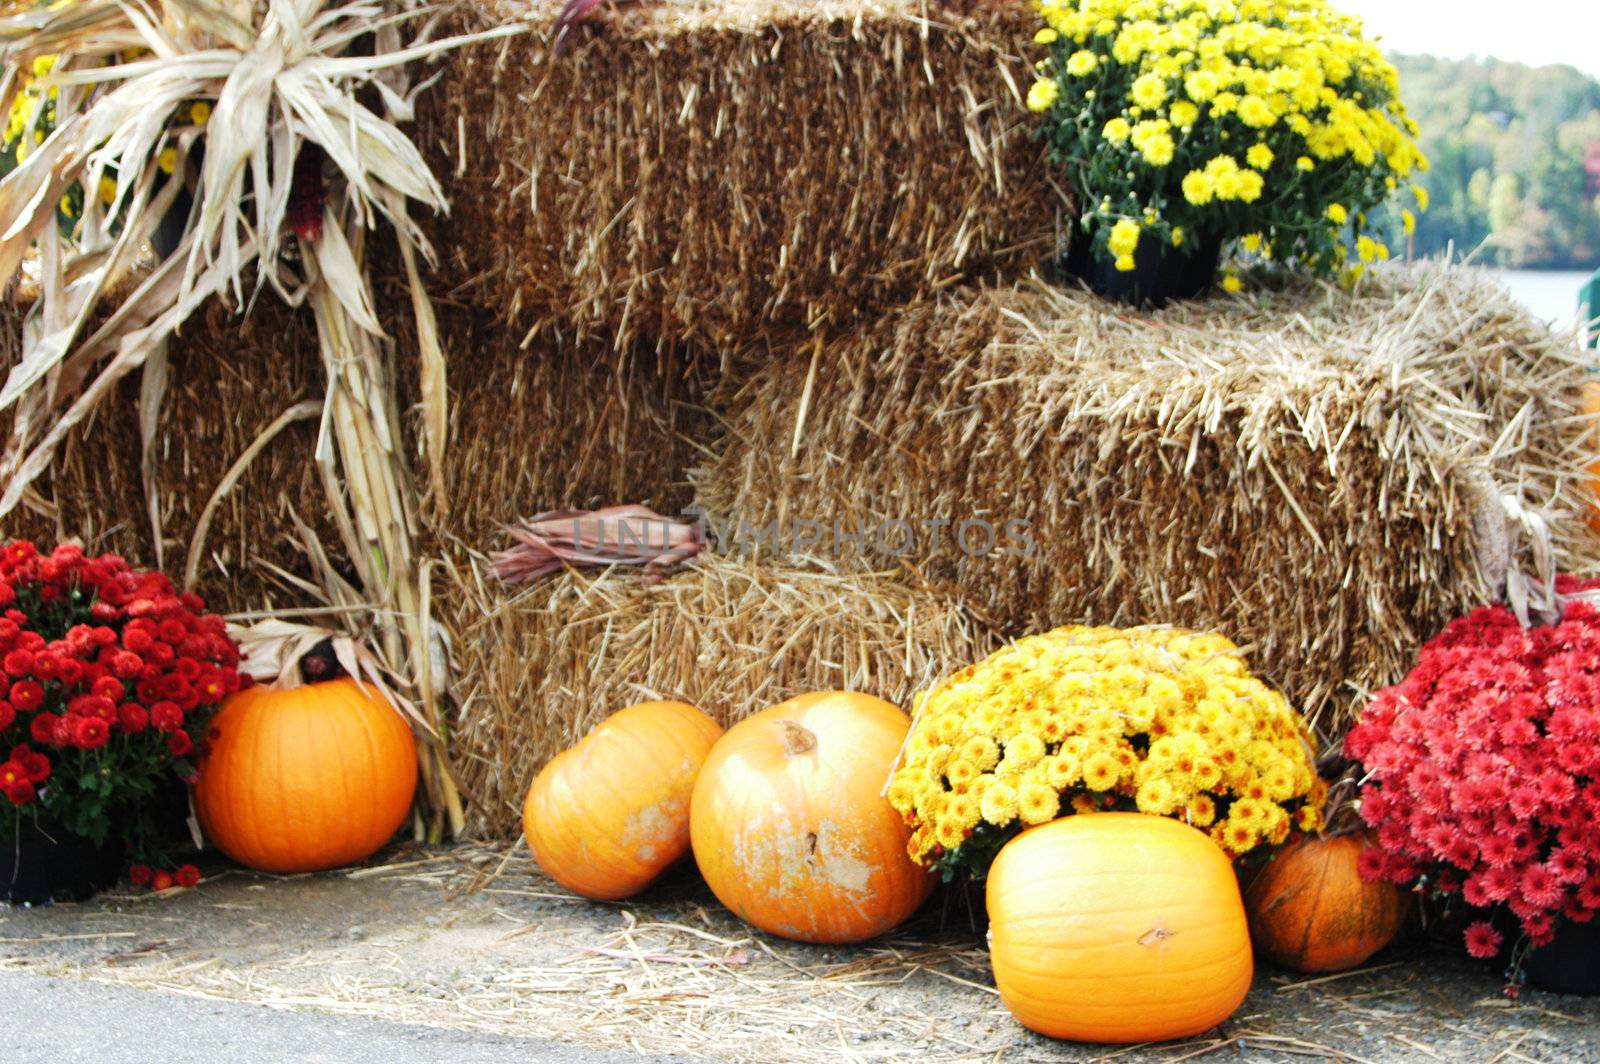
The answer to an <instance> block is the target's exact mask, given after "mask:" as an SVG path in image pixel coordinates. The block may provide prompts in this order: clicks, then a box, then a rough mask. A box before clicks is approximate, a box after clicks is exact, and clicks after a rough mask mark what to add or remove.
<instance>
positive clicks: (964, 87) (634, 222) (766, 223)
mask: <svg viewBox="0 0 1600 1064" xmlns="http://www.w3.org/2000/svg"><path fill="white" fill-rule="evenodd" d="M558 6H559V4H557V3H555V2H554V0H533V2H529V0H499V2H494V3H489V4H477V5H472V6H470V7H468V8H465V9H462V11H461V12H460V13H458V14H455V15H453V16H452V18H454V19H457V20H459V22H460V26H459V27H458V28H463V29H476V28H482V27H485V26H491V25H500V24H503V23H506V22H511V21H519V20H522V19H528V20H531V25H532V30H533V32H532V33H530V34H528V35H525V36H520V37H516V38H511V39H507V40H504V41H496V42H492V43H489V44H485V45H481V46H479V47H476V48H472V49H466V50H463V51H462V52H460V53H458V54H456V55H454V56H453V57H452V58H450V59H449V60H448V61H447V62H448V64H449V66H448V69H447V71H446V73H445V76H444V78H443V80H442V81H441V83H440V85H439V86H438V87H437V88H436V89H435V90H433V91H431V92H430V93H429V94H428V95H427V96H425V97H424V98H423V99H422V100H421V101H420V110H419V133H418V139H419V143H421V144H422V145H423V147H424V150H425V151H426V152H428V153H429V156H430V162H431V163H432V164H433V166H434V169H435V171H436V172H437V173H439V174H440V175H441V176H443V177H446V184H447V189H448V191H449V193H450V196H451V200H452V203H453V204H454V207H453V213H452V217H451V219H450V220H449V221H448V222H447V223H445V224H444V225H442V226H441V229H440V233H441V236H440V245H441V247H442V248H443V249H444V250H445V252H446V254H447V255H448V256H450V257H451V258H452V260H453V262H452V266H451V270H452V272H454V273H456V274H457V275H459V276H461V277H463V278H467V279H469V280H468V281H467V282H464V283H466V284H467V285H468V288H467V289H466V290H467V291H469V292H470V293H471V298H473V299H475V300H476V301H478V302H479V303H480V304H481V305H483V306H486V307H493V308H496V309H497V310H503V312H504V313H505V315H506V318H507V319H508V320H510V321H514V322H517V323H519V324H520V325H521V326H522V327H524V328H538V327H540V326H544V327H548V328H552V329H557V330H564V331H571V330H576V331H578V332H580V333H588V332H594V333H597V334H599V335H600V336H602V337H603V338H604V339H605V340H607V341H608V342H610V343H612V344H614V345H616V346H617V347H618V349H622V348H625V347H626V346H627V345H628V344H629V343H630V342H631V341H632V340H633V339H634V338H636V337H638V338H643V339H644V340H646V341H647V342H677V341H680V340H694V341H697V342H699V343H701V344H702V345H704V346H706V347H708V348H711V349H719V348H725V347H728V346H731V345H734V344H739V343H743V342H745V341H747V340H749V339H750V338H751V337H753V336H758V335H762V334H765V333H768V332H771V331H777V332H779V333H787V334H793V333H795V332H804V331H807V330H810V329H821V328H841V327H845V326H848V325H849V324H851V323H852V322H855V321H858V320H862V319H863V318H864V317H866V316H869V315H871V314H872V313H874V312H876V311H879V310H882V309H885V308H887V307H890V306H895V305H899V304H900V303H903V302H904V301H906V300H907V299H910V298H912V297H913V296H915V295H917V294H919V293H928V292H932V291H937V290H939V289H941V288H944V287H947V286H949V285H951V284H952V283H956V282H958V281H959V280H961V279H962V278H964V277H981V276H988V275H994V274H1009V275H1016V274H1018V273H1020V272H1023V271H1025V270H1026V269H1027V268H1028V267H1029V266H1030V265H1031V264H1033V263H1034V262H1036V261H1038V260H1039V259H1040V258H1041V257H1043V256H1044V255H1046V254H1048V252H1049V250H1050V248H1051V246H1052V245H1053V241H1054V239H1055V235H1056V233H1057V232H1058V231H1059V229H1060V228H1061V225H1062V221H1061V215H1062V212H1063V208H1064V206H1065V204H1064V200H1063V197H1062V196H1061V194H1060V193H1059V192H1058V191H1056V189H1055V188H1054V187H1053V186H1052V185H1051V183H1050V182H1049V181H1048V174H1047V172H1046V171H1045V169H1044V168H1043V167H1041V166H1039V165H1038V162H1039V160H1040V158H1041V156H1042V147H1041V145H1040V143H1039V142H1038V141H1037V139H1036V138H1035V136H1034V133H1033V125H1032V123H1030V122H1029V121H1028V115H1027V112H1026V111H1025V110H1024V109H1023V107H1022V106H1021V103H1022V92H1023V91H1025V90H1026V87H1027V86H1028V84H1029V83H1030V82H1031V79H1032V73H1031V67H1030V65H1029V59H1028V58H1027V57H1026V55H1025V52H1026V50H1027V48H1028V41H1029V39H1030V38H1031V37H1032V35H1033V32H1034V29H1035V23H1036V21H1037V20H1036V16H1034V15H1033V13H1032V12H1031V11H1030V10H1029V9H1028V8H1027V7H1026V6H1025V5H1021V4H1015V3H1008V2H1004V0H975V2H973V0H953V2H937V3H934V4H928V3H924V2H920V0H918V2H912V0H889V2H887V3H870V4H868V3H861V2H859V0H829V2H826V3H820V4H819V3H804V4H802V3H797V2H795V0H767V2H763V3H755V4H727V3H723V2H720V0H688V2H685V3H673V4H666V5H659V4H647V5H639V6H633V5H628V6H618V7H617V8H615V9H612V10H610V11H607V12H606V13H605V14H604V15H602V16H601V17H599V18H598V19H597V23H598V24H597V25H595V26H580V27H578V28H577V29H575V31H574V37H573V43H572V46H571V47H570V48H569V49H568V50H567V51H566V53H565V54H563V55H560V56H554V55H552V54H551V48H550V43H551V40H552V37H553V35H552V32H551V26H552V24H553V23H552V17H553V15H554V13H555V11H556V9H557V7H558Z"/></svg>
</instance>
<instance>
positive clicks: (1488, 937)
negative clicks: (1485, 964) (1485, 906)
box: [1466, 920, 1503, 960]
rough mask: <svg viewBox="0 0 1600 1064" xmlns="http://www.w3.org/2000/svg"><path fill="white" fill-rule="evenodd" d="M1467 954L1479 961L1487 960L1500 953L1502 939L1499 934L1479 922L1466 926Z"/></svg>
mask: <svg viewBox="0 0 1600 1064" xmlns="http://www.w3.org/2000/svg"><path fill="white" fill-rule="evenodd" d="M1466 938H1467V952H1468V953H1469V954H1471V955H1472V956H1474V957H1477V958H1478V959H1479V960H1488V959H1489V958H1491V957H1493V956H1495V955H1496V954H1498V953H1499V952H1500V945H1501V942H1502V941H1503V939H1501V937H1500V932H1498V931H1496V930H1495V929H1494V928H1492V927H1490V926H1489V925H1488V924H1486V923H1484V922H1483V921H1482V920H1479V921H1478V922H1477V923H1475V924H1469V925H1467V934H1466Z"/></svg>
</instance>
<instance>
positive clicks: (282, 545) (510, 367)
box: [0, 294, 708, 612]
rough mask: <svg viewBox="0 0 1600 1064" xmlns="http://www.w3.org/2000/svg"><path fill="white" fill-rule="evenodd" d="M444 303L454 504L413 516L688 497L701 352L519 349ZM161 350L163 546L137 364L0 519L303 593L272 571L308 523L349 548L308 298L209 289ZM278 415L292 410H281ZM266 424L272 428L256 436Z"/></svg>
mask: <svg viewBox="0 0 1600 1064" xmlns="http://www.w3.org/2000/svg"><path fill="white" fill-rule="evenodd" d="M385 303H386V305H385V307H384V311H383V318H384V321H385V324H386V326H387V327H388V328H389V329H390V331H391V332H392V333H393V334H394V335H395V336H396V337H397V343H396V348H397V350H398V351H399V352H414V351H415V350H416V346H415V343H414V341H412V340H411V334H410V329H411V323H410V319H409V316H408V314H407V313H406V312H405V311H404V310H403V308H401V307H400V306H399V304H398V303H397V302H396V301H394V300H387V301H385ZM27 306H28V300H27V297H26V295H25V294H24V295H23V296H22V297H20V299H19V298H13V299H12V300H10V301H8V302H7V303H6V304H5V307H4V310H3V316H4V317H6V318H7V319H8V320H7V321H5V323H4V325H3V327H0V337H3V340H0V343H4V344H5V345H7V346H6V347H5V348H4V349H3V350H0V355H3V356H4V358H3V363H0V369H5V368H9V366H10V365H11V364H12V363H13V362H14V360H15V357H16V353H17V347H16V344H17V339H18V336H19V334H20V320H21V315H22V314H23V313H24V312H25V310H26V308H27ZM438 313H439V321H440V332H441V335H442V338H443V341H444V343H445V345H446V348H447V352H448V358H449V377H448V384H449V388H450V392H451V404H450V405H451V425H452V430H451V437H452V438H451V447H450V449H449V451H448V452H447V463H446V468H445V470H444V480H445V485H446V492H445V499H446V503H447V505H446V506H444V507H440V508H430V509H429V510H428V512H427V513H426V514H424V518H425V529H426V532H427V534H428V539H429V540H430V541H432V542H434V543H441V542H449V541H456V540H464V541H466V542H471V543H481V542H484V540H485V539H486V538H487V537H490V536H492V535H493V534H494V532H495V531H496V530H497V529H498V528H499V526H500V525H501V524H503V523H504V522H506V521H509V520H511V519H513V518H515V517H516V516H519V515H522V514H528V513H534V512H537V511H539V510H544V509H553V508H560V507H565V506H599V505H605V504H607V503H609V502H612V501H615V500H617V499H630V500H635V501H644V502H648V503H650V504H652V505H656V506H660V507H664V508H666V509H667V512H673V511H675V510H676V509H678V508H681V507H682V506H683V505H685V504H686V503H687V502H688V487H687V483H688V478H687V473H688V469H689V467H690V466H691V465H692V464H693V462H694V461H695V460H696V459H697V458H698V457H699V456H700V452H699V451H698V450H696V449H695V446H694V444H693V442H692V441H693V440H694V439H695V438H697V437H704V436H705V435H706V429H705V426H706V424H708V417H707V415H706V414H705V413H704V412H703V408H702V407H701V405H700V402H701V400H700V393H701V392H702V391H703V386H702V384H701V380H702V378H703V376H704V375H703V374H702V373H700V372H699V370H698V369H697V367H695V366H693V365H686V364H684V363H682V362H681V361H676V360H673V359H672V358H671V357H670V356H669V355H665V354H663V355H658V354H656V353H655V352H653V351H652V352H640V353H635V352H625V353H623V354H622V355H617V354H615V353H614V352H612V351H611V350H610V349H609V348H606V347H600V346H597V345H595V344H587V345H584V344H577V343H573V344H563V343H560V342H558V341H556V340H555V339H553V338H552V339H549V340H544V341H541V342H540V343H538V344H536V345H535V347H534V349H533V350H531V351H523V350H521V349H519V347H518V342H517V341H518V338H517V337H513V336H510V335H509V334H507V333H506V332H505V330H503V329H500V328H497V327H494V326H493V324H492V319H491V318H490V317H489V316H488V315H486V314H484V313H482V312H480V311H478V310H476V309H475V308H473V307H470V306H462V305H452V304H441V305H440V306H439V308H438ZM170 359H171V365H170V367H169V371H168V374H167V391H166V393H165V396H164V397H163V398H162V399H161V400H160V403H159V408H158V409H159V417H158V420H157V423H156V435H155V443H154V448H153V458H154V461H153V465H152V472H153V478H152V486H153V488H154V493H155V498H156V500H157V505H158V508H159V510H158V512H159V515H160V521H161V530H162V538H163V543H162V545H161V549H160V550H159V551H158V550H157V546H156V542H155V537H154V535H153V533H152V531H151V523H150V520H149V517H148V514H147V505H146V490H145V480H144V474H143V468H144V463H143V461H142V445H141V433H140V423H139V417H140V414H139V410H140V389H141V382H140V380H139V378H138V377H137V376H135V377H133V378H131V379H130V380H128V381H126V382H124V384H123V385H122V387H121V389H120V392H119V395H118V398H117V400H116V401H114V402H112V403H109V404H107V405H106V406H105V407H103V408H102V410H101V411H100V412H99V413H98V414H96V415H95V417H94V418H92V419H91V420H89V421H88V422H86V423H85V424H84V425H82V426H79V428H78V429H77V430H75V431H74V432H73V433H72V435H71V437H70V438H69V440H68V442H67V444H66V445H65V446H64V448H63V450H62V452H61V454H60V456H59V457H58V460H57V461H56V463H55V464H54V466H53V467H52V469H51V470H50V472H49V473H48V474H47V476H46V477H45V478H44V479H43V480H42V481H41V484H40V486H39V490H38V500H37V501H38V503H39V508H38V509H34V510H23V509H19V510H18V511H17V512H16V513H15V514H13V515H11V517H10V518H8V519H7V520H6V521H5V522H4V527H3V529H0V531H3V533H4V534H5V535H7V536H28V537H33V538H38V539H40V540H43V541H52V542H53V541H56V540H59V539H63V538H67V537H78V538H80V539H82V540H83V541H84V542H85V544H86V545H88V546H89V547H91V548H92V549H95V550H113V551H117V552H119V553H121V554H123V555H125V556H126V557H128V558H129V559H130V560H133V561H135V562H137V563H139V564H142V565H160V566H162V567H164V568H166V569H167V570H168V571H169V572H170V573H171V574H172V575H173V576H174V577H181V576H182V575H183V574H184V572H185V569H186V567H187V564H188V561H189V558H190V555H191V554H193V555H194V560H195V562H196V566H195V574H196V577H197V581H196V585H195V586H196V588H197V589H198V590H199V591H200V592H201V594H202V595H204V596H205V598H206V599H207V601H208V602H209V603H211V604H212V606H213V608H216V609H220V610H224V611H228V612H235V611H243V610H254V609H259V608H263V607H269V606H276V607H280V608H282V607H293V606H297V605H306V602H305V595H304V592H303V590H301V589H300V588H297V587H294V586H292V585H289V584H286V583H285V582H284V581H283V580H282V579H281V574H282V573H289V574H293V575H295V576H298V577H301V578H309V577H310V576H311V571H310V568H309V566H308V562H307V558H306V556H305V549H304V538H303V537H304V533H303V532H302V531H301V525H302V524H303V525H304V527H305V529H306V530H308V531H309V534H310V535H311V536H312V537H313V538H314V539H315V540H316V541H317V542H318V543H319V544H321V546H322V547H323V548H324V549H325V550H327V551H328V553H329V554H330V556H332V557H333V558H334V560H335V563H336V564H337V563H338V561H339V559H340V557H341V544H340V541H339V534H338V531H337V529H336V528H335V527H334V525H333V522H332V520H331V518H330V517H329V516H328V508H327V506H326V505H325V504H324V502H323V499H324V494H323V493H324V487H323V484H322V480H321V474H320V472H319V468H318V466H317V461H316V452H317V439H318V432H319V418H318V415H319V413H320V407H321V399H322V389H323V371H322V364H321V356H320V355H319V353H318V349H317V337H316V331H315V326H314V325H313V323H312V321H311V318H310V316H309V315H306V314H301V313H298V312H296V311H293V310H290V309H288V308H286V307H284V306H282V305H281V304H279V303H277V302H275V301H272V300H269V299H262V300H260V301H259V302H258V303H257V304H256V305H255V306H254V307H253V308H252V309H251V311H250V312H249V313H248V314H243V315H241V314H236V313H234V312H233V311H232V310H230V309H229V308H227V307H225V306H223V305H222V304H220V303H216V302H213V303H211V304H208V305H207V306H206V307H205V308H204V309H203V310H202V311H201V313H200V314H199V315H197V316H196V317H195V318H194V319H192V320H191V321H190V322H189V323H188V324H187V325H186V326H185V327H184V329H183V331H182V333H181V334H180V335H179V336H178V337H176V338H175V339H174V340H173V342H172V344H171V345H170ZM417 374H418V370H417V367H416V363H415V360H414V357H413V356H410V355H405V354H402V355H401V356H400V357H399V359H398V361H397V365H396V379H397V383H398V386H399V388H400V390H401V395H400V400H401V402H402V403H404V404H406V405H408V406H409V405H410V403H411V402H412V401H414V396H415V392H416V381H417ZM286 413H294V414H297V416H296V417H294V418H293V419H292V420H285V421H281V422H280V418H281V417H282V416H283V415H285V414H286ZM8 417H9V415H8ZM275 423H277V424H281V431H278V432H276V433H275V434H273V435H271V436H270V437H268V436H264V433H265V432H267V430H269V429H270V428H271V427H272V426H274V424H275ZM410 449H411V451H412V453H414V454H415V453H417V451H418V448H417V447H415V446H412V447H411V448H410ZM241 461H243V464H241ZM236 465H238V466H239V468H238V469H237V470H235V468H234V467H235V466H236ZM234 472H236V473H237V475H236V476H232V475H230V474H231V473H234ZM214 497H215V502H214V504H213V498H214ZM208 505H210V506H211V508H212V510H213V511H214V512H213V513H212V514H211V515H210V516H209V518H208V519H207V520H206V521H204V522H203V523H202V515H203V514H205V512H206V510H207V508H208ZM197 532H199V533H201V535H200V537H199V539H200V542H199V544H198V546H197V545H196V533H197Z"/></svg>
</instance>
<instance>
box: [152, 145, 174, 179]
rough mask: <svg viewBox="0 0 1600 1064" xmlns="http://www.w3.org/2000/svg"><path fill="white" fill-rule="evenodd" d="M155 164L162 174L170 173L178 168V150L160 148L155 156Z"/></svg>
mask: <svg viewBox="0 0 1600 1064" xmlns="http://www.w3.org/2000/svg"><path fill="white" fill-rule="evenodd" d="M156 165H157V166H159V167H160V168H161V172H162V173H164V174H170V173H172V171H174V170H176V169H177V168H178V150H177V149H176V148H162V149H161V154H160V155H158V156H156Z"/></svg>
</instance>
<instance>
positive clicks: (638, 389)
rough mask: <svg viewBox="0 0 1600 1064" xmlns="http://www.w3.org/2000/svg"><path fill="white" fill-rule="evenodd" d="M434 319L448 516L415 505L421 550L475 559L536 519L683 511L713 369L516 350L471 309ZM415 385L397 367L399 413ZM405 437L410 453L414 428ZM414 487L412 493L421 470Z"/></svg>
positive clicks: (598, 350)
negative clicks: (446, 393) (445, 407)
mask: <svg viewBox="0 0 1600 1064" xmlns="http://www.w3.org/2000/svg"><path fill="white" fill-rule="evenodd" d="M435 309H436V312H437V314H438V317H439V333H440V339H441V341H442V343H443V344H444V348H445V355H446V359H447V362H448V370H447V372H448V381H449V388H450V431H449V437H448V441H447V447H446V451H445V469H444V481H445V487H446V498H447V500H448V506H447V507H446V508H445V509H444V510H443V511H438V510H434V509H433V508H431V507H425V508H424V510H425V518H426V520H425V524H426V530H427V532H428V533H429V535H430V538H431V539H432V540H433V541H436V542H442V541H450V540H459V541H462V542H465V543H467V544H469V545H471V546H474V547H478V548H487V547H488V546H490V545H492V544H493V543H496V542H498V538H497V537H498V535H499V532H500V529H501V528H502V527H503V526H505V525H506V524H508V523H510V522H511V521H514V520H516V519H517V518H519V517H526V516H529V515H532V514H536V513H540V512H543V511H546V510H558V509H568V508H574V507H576V508H583V509H595V508H598V507H602V506H610V505H615V504H619V503H628V502H634V503H642V504H644V505H646V506H649V507H651V508H652V509H654V510H656V511H657V512H659V513H662V514H667V515H673V514H677V513H679V512H680V511H681V510H682V509H683V508H684V507H685V506H687V505H688V504H689V502H690V501H691V499H692V492H691V490H690V487H689V481H688V470H689V468H690V467H691V466H693V465H694V464H695V463H696V461H698V460H700V459H701V458H702V455H703V452H702V450H701V448H703V447H704V445H705V441H706V440H708V439H709V438H710V437H711V435H712V433H713V431H714V425H715V422H714V420H713V418H712V417H711V414H710V412H709V410H707V409H706V407H705V405H704V392H705V391H706V390H707V387H708V382H709V381H711V380H713V379H714V375H715V368H714V367H707V366H704V365H702V364H700V363H699V362H697V361H696V359H695V358H694V357H693V355H692V354H691V353H688V352H684V351H680V350H676V349H671V348H663V349H662V350H661V351H659V352H658V351H645V350H629V351H625V352H622V353H620V354H619V353H615V352H612V351H611V350H610V349H609V348H608V347H606V346H605V345H602V344H598V343H584V342H577V341H564V340H561V339H559V338H557V337H554V336H548V337H543V338H541V339H540V340H539V342H538V343H536V344H535V345H533V347H532V349H530V350H526V351H523V350H519V349H518V346H517V344H518V341H519V340H520V337H518V336H514V335H511V334H508V333H507V332H506V330H505V328H504V327H503V325H501V324H500V323H499V322H498V321H496V320H495V318H494V316H493V315H490V314H487V313H484V312H483V311H481V310H479V309H478V308H477V307H474V306H467V305H462V304H450V303H446V302H443V301H440V302H438V303H436V308H435ZM393 317H394V319H395V320H394V322H393V328H394V330H395V335H396V338H397V342H398V346H399V349H400V350H401V351H402V352H414V351H415V350H416V343H415V341H414V339H413V336H414V330H413V322H412V320H411V319H410V316H409V315H402V314H395V315H393ZM417 381H418V373H417V369H416V363H415V360H414V358H412V357H409V356H403V357H402V358H401V361H400V365H399V369H398V371H397V381H396V384H397V387H399V389H400V391H401V398H402V402H404V403H406V404H407V405H410V404H412V403H415V401H416V391H417ZM407 427H408V432H409V434H410V435H411V436H412V444H413V445H412V448H411V449H412V453H413V454H420V453H421V451H422V448H421V445H420V443H418V442H417V441H416V432H417V430H418V426H417V425H416V424H415V423H414V422H413V423H411V424H408V426H407ZM417 476H418V478H419V485H418V486H419V489H421V490H424V491H425V490H426V488H427V483H426V474H425V470H423V468H422V467H421V465H420V462H419V464H418V467H417Z"/></svg>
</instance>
